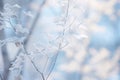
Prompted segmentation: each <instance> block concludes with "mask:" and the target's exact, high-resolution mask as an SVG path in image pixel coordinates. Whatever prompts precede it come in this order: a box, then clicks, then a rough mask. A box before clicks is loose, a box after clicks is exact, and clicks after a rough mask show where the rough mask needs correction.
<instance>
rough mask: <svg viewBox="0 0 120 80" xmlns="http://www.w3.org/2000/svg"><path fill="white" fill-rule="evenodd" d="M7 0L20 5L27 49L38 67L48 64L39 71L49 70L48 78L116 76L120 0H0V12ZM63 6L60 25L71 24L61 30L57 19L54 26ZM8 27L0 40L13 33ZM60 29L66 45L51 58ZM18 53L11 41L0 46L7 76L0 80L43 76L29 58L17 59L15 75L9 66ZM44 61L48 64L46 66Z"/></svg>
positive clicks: (106, 79) (0, 65)
mask: <svg viewBox="0 0 120 80" xmlns="http://www.w3.org/2000/svg"><path fill="white" fill-rule="evenodd" d="M7 3H9V4H10V5H11V6H13V5H15V4H17V7H20V9H18V10H15V12H16V15H17V16H18V18H19V21H20V24H21V25H22V26H23V27H25V28H27V29H28V30H29V34H30V35H29V36H28V37H27V39H26V41H25V47H26V50H27V51H28V52H30V53H31V56H32V58H34V61H35V64H36V65H37V66H38V67H39V69H40V70H41V71H42V69H44V68H45V67H47V70H45V72H44V75H46V76H47V75H48V74H49V73H50V76H49V77H48V80H120V0H0V10H1V11H3V10H4V5H5V4H7ZM68 3H69V5H68V6H69V9H66V7H65V6H66V5H67V4H68ZM18 5H19V6H18ZM67 8H68V7H67ZM64 9H65V11H67V10H68V11H67V19H64V20H65V22H66V24H65V25H64V26H68V25H72V26H70V28H69V30H68V31H66V32H65V33H64V32H62V30H63V31H64V27H63V26H61V25H62V24H60V25H58V22H59V23H62V21H63V22H64V20H62V21H61V22H60V18H61V17H63V16H64ZM10 13H11V12H8V14H10ZM0 16H1V15H0ZM28 16H29V17H28ZM0 25H1V24H0ZM7 26H8V28H6V29H4V30H1V29H0V44H1V43H2V41H3V40H6V39H10V40H11V39H13V38H14V37H16V35H15V33H14V32H13V30H11V29H10V28H9V25H7ZM0 28H1V27H0ZM65 29H66V28H65ZM62 33H64V35H62V36H64V38H62V39H64V41H63V42H61V43H62V44H63V45H65V47H63V48H62V49H61V50H60V51H59V54H58V56H57V60H56V58H54V55H56V53H57V49H58V48H57V45H58V44H59V41H58V40H56V37H57V36H59V35H61V34H62ZM17 37H19V36H17ZM18 39H21V37H19V38H18ZM1 45H2V44H1ZM44 49H46V50H44ZM38 50H44V51H43V53H44V54H45V55H47V56H45V55H44V56H43V55H41V54H37V53H38V52H36V51H38ZM20 53H22V52H20V48H19V47H17V46H16V45H15V43H13V42H7V43H6V44H5V45H4V46H2V47H1V46H0V74H1V76H2V77H3V78H4V77H6V78H4V79H3V80H42V79H40V76H39V74H38V73H37V72H36V71H35V69H34V68H33V66H32V64H31V62H30V60H29V59H28V58H25V59H23V60H22V61H24V63H23V64H24V66H23V67H22V71H21V72H20V74H21V75H20V78H17V79H16V78H15V75H16V74H17V73H18V72H19V71H18V72H16V71H14V70H13V71H11V70H9V68H10V67H11V66H10V65H11V64H12V63H14V61H15V60H16V59H17V56H19V54H20ZM47 60H49V65H46V66H45V63H46V61H47ZM54 62H55V63H56V64H55V65H54ZM53 67H54V68H53ZM52 68H53V69H52ZM51 70H52V72H51ZM1 80H2V79H1Z"/></svg>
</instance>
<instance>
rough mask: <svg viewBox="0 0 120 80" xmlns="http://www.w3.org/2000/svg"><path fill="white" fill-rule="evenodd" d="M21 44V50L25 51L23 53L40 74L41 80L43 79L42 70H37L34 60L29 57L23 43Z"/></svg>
mask: <svg viewBox="0 0 120 80" xmlns="http://www.w3.org/2000/svg"><path fill="white" fill-rule="evenodd" d="M21 46H22V51H23V52H24V53H25V55H26V56H27V57H28V58H29V60H30V62H31V63H32V65H33V67H34V68H35V70H36V71H37V72H38V73H39V74H40V76H41V77H42V80H45V77H44V74H43V73H42V72H40V71H39V69H38V68H37V66H36V65H35V63H34V61H33V60H32V59H31V58H30V56H29V54H28V52H27V51H26V49H25V47H24V44H23V43H21Z"/></svg>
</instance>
